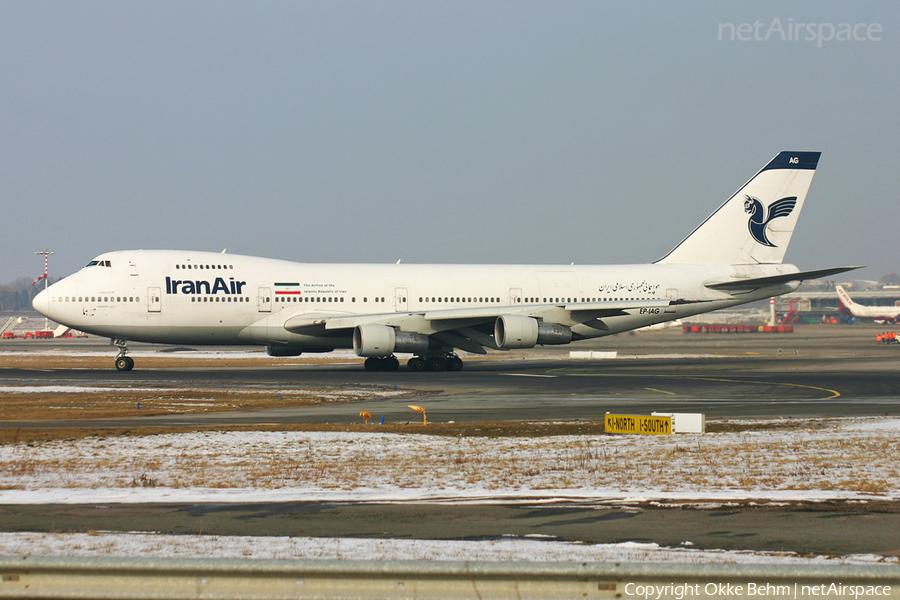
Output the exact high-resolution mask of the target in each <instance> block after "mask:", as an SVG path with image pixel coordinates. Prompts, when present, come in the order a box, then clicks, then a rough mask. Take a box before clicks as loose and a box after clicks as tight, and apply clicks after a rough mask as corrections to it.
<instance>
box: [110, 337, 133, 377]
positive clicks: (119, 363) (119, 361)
mask: <svg viewBox="0 0 900 600" xmlns="http://www.w3.org/2000/svg"><path fill="white" fill-rule="evenodd" d="M112 343H113V344H114V345H115V346H116V347H117V348H118V349H119V355H118V356H117V357H116V370H118V371H130V370H132V369H133V368H134V359H133V358H131V357H130V356H127V354H128V340H113V341H112Z"/></svg>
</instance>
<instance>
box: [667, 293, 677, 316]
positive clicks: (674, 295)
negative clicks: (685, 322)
mask: <svg viewBox="0 0 900 600" xmlns="http://www.w3.org/2000/svg"><path fill="white" fill-rule="evenodd" d="M666 298H667V299H669V300H676V299H678V290H677V289H675V288H669V289H667V290H666ZM665 312H667V313H673V312H675V307H674V306H667V307H666V311H665Z"/></svg>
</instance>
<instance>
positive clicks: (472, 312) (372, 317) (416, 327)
mask: <svg viewBox="0 0 900 600" xmlns="http://www.w3.org/2000/svg"><path fill="white" fill-rule="evenodd" d="M684 302H685V301H683V300H673V299H667V298H666V299H658V300H630V301H616V302H573V303H558V304H522V305H513V306H496V307H495V306H483V307H477V308H445V309H435V310H426V311H416V312H403V313H396V312H391V313H372V314H364V315H350V314H347V313H316V314H303V315H296V316H294V317H291V318H289V319H288V320H287V321H285V323H284V328H285V329H286V330H288V331H290V332H292V333H299V334H304V335H328V334H329V333H338V332H340V331H341V330H352V329H353V328H355V327H357V326H359V325H368V324H377V325H386V326H389V327H397V328H399V329H401V330H403V331H408V332H415V333H421V334H425V335H431V336H434V337H436V338H437V339H439V340H441V341H443V342H444V343H446V344H447V345H449V346H453V347H456V348H459V349H461V350H465V351H467V352H474V353H478V354H484V353H485V352H486V351H485V350H484V347H489V348H493V349H498V350H499V349H500V348H498V347H497V344H496V342H495V340H494V338H493V335H492V334H493V326H494V322H495V321H496V320H497V318H499V317H501V316H505V315H509V316H513V315H516V316H524V317H532V318H536V319H540V320H543V321H546V322H548V323H556V324H562V325H567V326H571V325H576V324H580V323H587V324H589V325H591V326H592V327H598V328H600V329H602V328H604V326H603V325H602V322H600V321H599V319H602V318H604V317H615V316H624V315H627V314H628V311H631V310H640V309H644V310H648V311H654V310H659V311H662V310H665V309H666V308H668V307H670V306H673V305H675V304H683V303H684Z"/></svg>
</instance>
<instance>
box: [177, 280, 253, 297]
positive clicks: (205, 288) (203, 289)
mask: <svg viewBox="0 0 900 600" xmlns="http://www.w3.org/2000/svg"><path fill="white" fill-rule="evenodd" d="M245 285H247V282H246V281H236V280H235V278H234V277H229V278H228V281H225V278H224V277H216V279H215V280H214V281H212V282H209V281H205V280H203V279H193V280H192V279H172V278H171V277H166V293H167V294H185V295H189V294H209V295H215V294H218V293H222V294H229V295H232V294H233V295H240V294H241V293H243V292H242V291H241V290H242V289H243V287H244V286H245Z"/></svg>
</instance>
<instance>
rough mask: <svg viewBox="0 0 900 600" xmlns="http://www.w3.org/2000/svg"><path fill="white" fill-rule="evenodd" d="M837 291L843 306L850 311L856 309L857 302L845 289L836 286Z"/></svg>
mask: <svg viewBox="0 0 900 600" xmlns="http://www.w3.org/2000/svg"><path fill="white" fill-rule="evenodd" d="M835 290H836V291H837V295H838V298H839V299H840V301H841V304H842V305H843V306H845V307H847V308H849V309H853V308H856V302H854V301H853V298H851V297H850V294H848V293H847V292H846V290H844V288H843V287H841V286H836V287H835Z"/></svg>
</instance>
